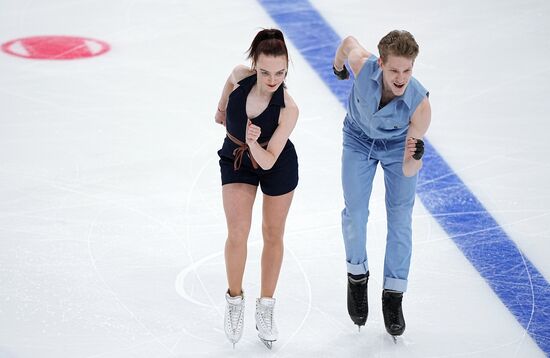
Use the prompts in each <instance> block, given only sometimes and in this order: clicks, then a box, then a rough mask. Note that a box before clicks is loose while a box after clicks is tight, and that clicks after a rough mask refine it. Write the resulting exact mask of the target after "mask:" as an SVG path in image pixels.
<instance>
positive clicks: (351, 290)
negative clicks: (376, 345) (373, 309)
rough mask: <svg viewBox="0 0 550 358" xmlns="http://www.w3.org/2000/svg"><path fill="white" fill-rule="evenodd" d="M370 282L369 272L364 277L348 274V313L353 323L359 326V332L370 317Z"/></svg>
mask: <svg viewBox="0 0 550 358" xmlns="http://www.w3.org/2000/svg"><path fill="white" fill-rule="evenodd" d="M368 282H369V273H368V272H367V273H366V274H363V275H352V274H350V273H348V313H349V316H350V318H351V320H352V321H353V323H355V324H356V325H357V326H359V330H361V326H364V325H365V322H367V316H368V315H369V300H368V297H367V284H368Z"/></svg>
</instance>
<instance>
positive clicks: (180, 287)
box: [175, 251, 223, 308]
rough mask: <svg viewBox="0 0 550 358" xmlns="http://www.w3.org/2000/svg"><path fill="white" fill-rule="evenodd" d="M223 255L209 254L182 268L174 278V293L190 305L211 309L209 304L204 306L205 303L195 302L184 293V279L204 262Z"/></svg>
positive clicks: (220, 252)
mask: <svg viewBox="0 0 550 358" xmlns="http://www.w3.org/2000/svg"><path fill="white" fill-rule="evenodd" d="M222 255H223V251H218V252H215V253H213V254H210V255H208V256H205V257H203V258H202V259H200V260H198V261H195V262H193V263H192V264H191V265H189V266H187V267H186V268H184V269H183V270H181V272H180V273H179V274H178V276H177V277H176V282H175V286H176V292H177V293H178V294H179V295H180V296H181V297H183V298H184V299H185V300H187V301H189V302H191V303H194V304H196V305H199V306H202V307H208V308H211V307H212V305H211V304H206V303H202V302H200V301H197V300H196V299H194V298H193V297H191V296H190V295H189V294H188V293H187V292H186V291H185V278H186V277H187V275H188V274H189V273H190V272H192V271H196V270H197V269H198V268H199V267H200V266H201V265H202V264H204V263H205V262H207V261H209V260H212V259H214V258H215V257H217V256H222Z"/></svg>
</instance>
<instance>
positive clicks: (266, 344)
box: [260, 338, 275, 349]
mask: <svg viewBox="0 0 550 358" xmlns="http://www.w3.org/2000/svg"><path fill="white" fill-rule="evenodd" d="M260 341H262V343H263V344H265V346H266V347H267V348H268V349H271V348H273V342H275V341H268V340H265V339H263V338H260Z"/></svg>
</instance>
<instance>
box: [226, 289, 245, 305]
mask: <svg viewBox="0 0 550 358" xmlns="http://www.w3.org/2000/svg"><path fill="white" fill-rule="evenodd" d="M225 299H226V300H227V302H228V303H230V304H232V305H240V304H241V302H242V301H243V299H244V297H243V293H241V294H240V295H238V296H235V297H231V296H230V295H229V292H226V294H225Z"/></svg>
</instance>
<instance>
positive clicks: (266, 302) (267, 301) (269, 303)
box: [260, 297, 275, 307]
mask: <svg viewBox="0 0 550 358" xmlns="http://www.w3.org/2000/svg"><path fill="white" fill-rule="evenodd" d="M260 304H261V305H262V306H266V307H273V306H275V299H274V298H269V297H262V298H260Z"/></svg>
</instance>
